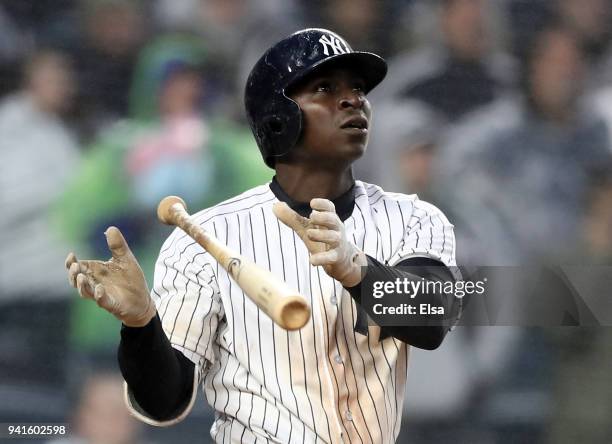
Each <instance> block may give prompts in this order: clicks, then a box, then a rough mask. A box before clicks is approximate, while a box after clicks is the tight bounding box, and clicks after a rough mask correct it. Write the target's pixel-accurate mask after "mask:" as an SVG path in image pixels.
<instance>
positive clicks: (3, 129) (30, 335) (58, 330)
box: [0, 51, 79, 381]
mask: <svg viewBox="0 0 612 444" xmlns="http://www.w3.org/2000/svg"><path fill="white" fill-rule="evenodd" d="M72 84H73V82H72V71H71V68H70V63H69V62H68V60H67V58H66V57H65V56H64V55H62V54H60V53H58V52H53V51H39V52H36V53H34V54H33V55H32V57H31V58H30V60H29V61H28V62H27V64H26V67H25V71H24V75H23V86H22V89H20V90H19V91H18V92H16V93H15V94H13V95H11V96H9V97H7V98H6V99H5V100H4V101H3V102H2V104H1V105H0V152H2V160H3V161H2V173H1V174H0V189H2V203H3V205H4V206H5V208H7V209H10V211H6V212H5V214H4V216H3V217H2V222H1V225H0V243H1V244H2V249H0V295H1V297H0V305H1V308H0V323H1V324H2V331H1V332H0V349H1V351H0V355H2V360H1V361H0V372H1V373H2V375H3V376H2V377H1V378H0V379H4V377H7V376H8V377H13V378H16V379H17V380H23V379H30V378H33V379H38V380H42V381H53V380H57V379H58V378H60V377H61V369H60V368H58V364H59V362H58V360H57V359H55V357H56V354H57V353H60V352H61V351H62V350H63V349H64V347H63V342H64V335H65V329H64V325H65V318H66V313H67V305H66V304H67V301H66V297H67V296H68V290H67V288H66V279H65V276H64V273H63V270H62V268H61V266H58V264H61V263H62V260H63V259H62V257H63V256H65V253H66V246H65V245H64V244H63V243H62V242H61V241H60V239H59V237H58V236H57V235H56V233H55V231H54V228H53V225H52V223H51V208H52V206H53V204H54V201H55V200H56V199H57V198H58V197H59V195H60V194H61V192H62V190H63V189H64V187H65V184H66V182H67V181H68V178H69V177H70V174H71V173H72V171H73V169H74V167H75V165H76V163H77V160H78V156H79V150H78V146H77V145H76V143H75V140H74V138H73V136H72V134H71V133H70V131H69V130H68V129H67V128H66V126H65V125H64V123H63V122H62V119H61V116H62V114H63V113H64V112H65V111H67V110H68V109H69V107H70V105H71V103H72V98H73V96H72V93H73V91H72ZM36 313H44V316H42V317H41V318H40V319H38V320H37V321H36V329H34V328H32V322H31V319H32V317H33V316H35V314H36ZM5 371H7V372H10V374H9V375H7V374H6V373H5Z"/></svg>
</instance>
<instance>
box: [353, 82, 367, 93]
mask: <svg viewBox="0 0 612 444" xmlns="http://www.w3.org/2000/svg"><path fill="white" fill-rule="evenodd" d="M353 91H359V92H362V93H365V85H364V84H363V82H357V83H355V84H354V85H353Z"/></svg>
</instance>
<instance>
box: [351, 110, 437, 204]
mask: <svg viewBox="0 0 612 444" xmlns="http://www.w3.org/2000/svg"><path fill="white" fill-rule="evenodd" d="M373 118H374V120H373V122H372V136H371V141H370V145H371V148H368V152H366V155H365V156H366V160H365V161H364V162H358V164H357V165H356V169H357V171H358V173H357V174H358V177H367V178H368V180H370V181H372V182H374V183H378V184H380V186H382V187H383V188H384V189H386V190H389V191H394V192H400V193H409V194H418V195H419V198H421V199H424V200H427V201H428V202H435V201H436V198H435V197H434V196H433V192H434V190H433V188H434V184H435V177H434V176H433V170H432V168H433V164H434V158H435V155H436V147H437V144H438V141H439V139H440V136H441V131H440V125H441V122H440V119H439V118H438V116H437V115H436V114H435V113H433V112H432V111H431V110H430V109H429V108H428V107H427V106H425V105H424V104H423V103H421V102H419V101H416V100H404V101H397V102H389V103H385V104H382V105H381V106H380V107H379V108H377V110H376V113H375V114H374V117H373Z"/></svg>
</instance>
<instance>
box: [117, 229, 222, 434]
mask: <svg viewBox="0 0 612 444" xmlns="http://www.w3.org/2000/svg"><path fill="white" fill-rule="evenodd" d="M212 260H213V259H212V258H211V257H210V255H209V254H208V253H206V252H205V251H204V250H203V249H202V248H201V247H200V246H199V245H198V244H197V243H195V241H193V239H191V238H190V237H188V236H187V235H186V234H184V233H183V232H182V231H180V230H178V229H177V230H175V231H174V233H173V234H172V235H171V236H170V237H169V238H168V240H167V241H166V242H165V243H164V245H163V246H162V249H161V252H160V255H159V257H158V259H157V263H156V265H155V278H154V285H153V289H152V291H151V297H152V299H153V300H154V301H155V305H156V307H157V312H158V314H159V317H160V319H161V323H162V327H163V330H164V333H165V334H166V336H167V337H168V339H169V341H170V344H171V345H172V347H173V348H174V349H176V350H179V351H180V352H182V353H183V355H185V357H186V358H188V359H189V360H190V361H191V362H193V363H194V372H195V374H194V379H193V381H194V382H193V389H192V393H191V398H190V399H189V401H188V402H187V403H186V404H185V406H184V408H183V409H182V410H181V411H180V412H177V414H176V416H175V417H174V418H170V419H168V420H164V421H157V420H155V419H153V418H151V417H150V416H148V415H147V413H146V412H145V411H143V409H142V408H140V406H138V404H137V402H136V400H135V399H134V397H133V395H132V393H131V391H130V390H129V387H128V386H127V384H124V386H125V401H126V404H127V407H128V409H129V411H130V413H131V414H132V415H133V416H135V417H136V418H137V419H139V420H141V421H143V422H145V423H147V424H150V425H155V426H169V425H172V424H176V423H177V422H180V421H181V420H182V419H184V418H185V417H186V416H187V415H188V414H189V412H190V411H191V409H192V407H193V404H194V401H195V399H196V395H197V389H198V385H199V382H200V380H201V378H202V376H203V372H205V371H206V370H207V369H208V368H209V367H210V365H211V364H212V363H213V362H214V361H215V353H214V342H215V340H216V335H217V327H218V325H219V322H220V320H221V319H222V318H223V316H224V313H223V305H222V304H221V299H220V294H219V287H218V285H217V278H216V275H215V269H214V268H213V266H212V264H211V261H212Z"/></svg>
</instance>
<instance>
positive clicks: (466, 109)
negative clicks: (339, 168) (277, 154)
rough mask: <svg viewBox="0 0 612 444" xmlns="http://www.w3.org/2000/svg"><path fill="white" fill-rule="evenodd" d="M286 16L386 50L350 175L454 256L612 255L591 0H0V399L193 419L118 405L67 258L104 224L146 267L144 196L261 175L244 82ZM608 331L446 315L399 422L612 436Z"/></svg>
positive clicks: (206, 417)
mask: <svg viewBox="0 0 612 444" xmlns="http://www.w3.org/2000/svg"><path fill="white" fill-rule="evenodd" d="M305 27H327V28H330V29H333V30H335V31H336V32H338V33H339V34H341V35H342V36H344V37H345V38H346V39H347V40H348V41H349V42H350V43H351V45H352V46H353V48H356V49H360V50H369V51H373V52H376V53H378V54H381V55H382V56H384V57H385V58H386V59H387V61H388V63H389V73H388V76H387V78H386V80H385V81H384V82H383V83H382V84H381V86H379V87H378V88H377V89H376V90H374V91H373V93H372V94H371V97H370V101H371V103H372V106H373V110H374V121H373V129H372V134H371V137H370V144H369V147H368V151H367V153H366V155H365V156H364V158H363V159H361V160H360V161H359V162H358V163H357V164H356V167H355V174H356V178H358V179H361V180H364V181H367V182H373V183H377V184H379V185H381V186H382V187H383V188H385V189H386V190H388V191H395V192H402V193H408V194H418V196H419V197H420V198H422V199H425V200H427V201H430V202H432V203H434V204H435V205H437V206H438V207H440V208H441V209H442V210H443V211H444V212H445V214H446V215H447V216H448V218H449V219H450V220H451V222H452V223H453V224H454V225H455V234H456V236H457V262H458V264H459V265H463V266H479V265H496V266H516V265H523V266H524V265H526V264H532V263H542V262H544V263H553V264H560V263H563V264H577V265H587V266H590V265H592V266H596V265H597V266H610V265H612V162H611V157H612V139H611V137H610V131H611V129H612V1H610V0H328V1H322V0H313V1H307V0H140V1H138V0H20V1H11V0H0V152H1V154H2V162H1V163H0V168H2V173H1V174H0V188H1V189H2V202H3V203H4V204H5V206H4V208H5V214H4V217H3V218H2V222H1V224H2V226H1V229H0V242H1V244H2V246H3V248H2V249H0V323H1V325H2V329H1V331H0V356H1V359H0V422H6V421H12V420H28V419H29V420H32V421H44V420H48V421H59V420H66V421H67V420H70V421H71V424H73V425H74V431H75V435H74V440H72V441H66V442H90V443H102V442H104V443H116V444H120V443H134V442H138V440H143V441H142V442H166V441H165V440H164V439H166V436H167V439H168V440H174V441H175V442H186V441H182V440H181V438H180V436H183V437H184V436H186V435H185V434H188V433H190V432H189V430H197V431H198V432H199V434H200V435H199V436H206V433H207V429H208V427H209V425H210V423H211V419H210V415H211V412H210V411H208V410H206V409H205V408H203V409H202V411H200V412H199V413H198V411H196V412H195V417H196V419H198V418H199V420H198V421H194V422H193V423H188V424H187V426H184V427H183V428H182V429H177V432H176V433H175V435H174V436H172V435H171V434H170V435H163V436H162V435H160V434H158V432H157V431H155V430H151V429H149V428H147V429H139V427H142V426H139V425H135V424H127V423H124V422H122V421H123V420H121V419H119V418H118V417H119V416H125V415H127V413H125V412H124V411H123V410H121V409H122V407H121V406H119V405H118V404H120V402H119V398H118V396H119V395H118V394H119V392H114V391H113V390H114V387H116V386H117V384H119V382H118V381H119V379H118V375H117V373H116V370H115V369H116V366H115V365H114V364H113V363H114V359H115V358H114V353H115V347H116V345H117V343H118V339H119V325H118V323H117V322H116V321H115V320H114V319H113V318H112V317H111V316H110V315H107V314H105V313H103V312H102V311H101V310H99V309H98V308H97V307H96V306H95V304H93V303H89V304H88V303H87V301H81V300H79V299H78V298H77V297H76V296H77V294H76V292H74V291H71V289H70V288H69V286H68V284H67V282H66V273H65V270H64V269H63V268H62V266H63V260H64V258H65V256H66V255H67V253H68V251H71V250H72V251H75V252H76V253H77V255H78V256H79V257H92V258H99V259H103V258H106V256H107V255H108V253H107V250H106V244H105V239H104V236H103V232H104V230H105V229H106V227H107V226H109V225H115V226H117V227H119V228H120V229H121V230H122V231H123V233H124V234H125V236H126V238H127V240H128V242H129V244H130V245H131V246H132V248H133V250H134V252H135V254H136V256H137V258H138V259H139V261H140V263H141V264H142V266H143V269H144V271H145V274H146V275H147V278H148V280H149V282H150V281H151V278H152V276H151V273H152V271H153V263H154V261H155V259H156V256H157V253H158V251H159V248H160V246H161V243H162V242H163V240H164V238H165V237H166V236H167V234H169V229H168V228H167V227H166V228H165V227H163V226H161V224H159V223H157V222H156V216H155V209H156V205H157V203H158V202H159V200H160V199H161V198H162V197H164V196H166V195H169V194H175V195H180V196H182V197H183V198H184V199H185V200H186V202H187V204H188V206H189V207H190V209H191V210H194V211H197V210H199V209H201V208H204V207H206V206H210V205H212V204H215V203H217V202H219V201H221V200H224V199H226V198H228V197H230V196H233V195H235V194H238V193H240V192H242V191H244V190H246V189H247V188H250V187H252V186H255V185H258V184H261V183H264V182H266V181H268V180H270V179H271V177H272V175H273V171H272V170H270V169H268V168H267V167H266V166H265V165H264V164H263V162H262V161H261V159H260V156H259V151H258V149H257V146H256V144H255V141H254V139H253V138H252V135H251V133H250V130H249V128H248V125H247V124H246V121H245V116H244V112H243V105H242V94H243V87H244V83H245V79H246V76H247V75H248V72H249V70H250V68H251V66H252V65H253V64H254V62H255V61H256V60H257V58H258V57H259V56H260V54H261V53H262V52H263V51H264V50H265V49H266V48H267V47H268V46H270V45H271V44H272V43H274V42H275V41H277V40H279V39H280V38H282V37H284V36H286V35H288V34H289V33H291V32H293V31H295V30H298V29H301V28H305ZM609 289H610V287H609V286H604V287H603V288H602V291H603V292H605V291H606V290H607V291H608V292H609ZM611 351H612V332H611V331H610V329H609V328H605V327H599V328H583V327H580V328H579V327H563V328H561V327H559V328H550V329H542V328H539V329H538V328H516V327H458V328H457V329H456V330H455V331H454V332H453V333H452V334H451V335H449V336H448V339H447V341H446V342H445V344H443V346H442V347H441V348H440V349H439V350H437V351H435V352H423V351H419V350H413V352H412V354H411V363H410V375H409V378H408V388H407V390H408V393H407V397H406V406H405V410H406V412H405V416H404V423H403V427H402V432H401V436H400V439H399V441H398V442H410V443H417V444H420V443H425V442H427V443H447V442H460V443H476V444H478V443H506V442H507V443H511V442H512V443H514V442H529V443H537V442H543V443H544V442H546V443H555V444H556V443H566V442H567V443H576V442H585V443H608V442H612V352H611ZM100 367H102V368H105V369H106V368H109V369H113V371H114V372H115V373H113V371H111V370H108V371H104V372H100V371H99V368H100ZM95 369H98V371H96V370H95ZM433 372H436V373H438V374H441V375H443V376H444V378H443V379H441V378H435V379H436V380H437V381H440V380H444V381H446V383H445V385H439V384H438V385H436V386H432V385H431V383H430V381H431V380H432V379H433V378H431V374H432V373H433ZM75 381H79V382H78V383H76V382H75ZM24 393H28V396H24ZM73 393H75V395H74V396H73V395H72V394H73ZM96 393H101V394H96ZM115 395H116V396H115ZM105 399H107V401H108V403H107V404H104V403H103V401H104V400H105ZM201 403H204V401H201ZM84 406H85V407H84ZM87 406H89V407H87ZM96 409H99V411H100V412H101V413H99V416H96V415H93V416H92V415H91V412H92V411H97V410H96ZM105 409H106V410H105ZM85 412H89V413H90V414H89V415H88V414H86V413H85ZM104 412H106V413H104ZM117 412H121V415H117ZM123 413H125V415H123ZM198 415H200V416H198ZM104 418H106V419H104ZM125 418H127V416H125ZM105 426H106V427H107V428H108V431H107V432H105V431H104V427H105ZM187 428H190V429H189V430H187ZM113 429H114V431H115V432H116V433H114V434H113V433H111V431H112V430H113ZM123 432H125V433H123ZM156 433H157V434H156ZM179 433H182V434H183V435H178V434H179ZM100 436H102V437H104V438H103V439H101V438H100ZM177 436H178V437H177ZM61 442H64V441H61ZM168 442H170V441H168Z"/></svg>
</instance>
